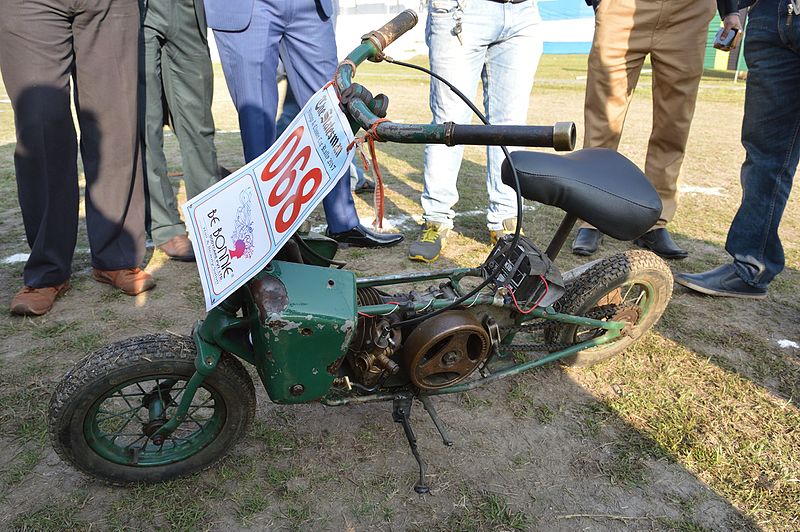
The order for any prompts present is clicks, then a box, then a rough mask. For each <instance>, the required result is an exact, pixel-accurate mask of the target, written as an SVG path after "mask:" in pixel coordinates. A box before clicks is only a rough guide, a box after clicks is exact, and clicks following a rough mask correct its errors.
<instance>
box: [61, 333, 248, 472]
mask: <svg viewBox="0 0 800 532" xmlns="http://www.w3.org/2000/svg"><path fill="white" fill-rule="evenodd" d="M196 353H197V351H196V348H195V344H194V342H193V341H192V339H191V338H187V337H182V336H174V335H167V334H160V335H151V336H143V337H138V338H130V339H128V340H123V341H121V342H118V343H116V344H112V345H110V346H108V347H106V348H104V349H101V350H100V351H98V352H96V353H94V354H92V355H90V356H89V357H87V358H85V359H83V360H82V361H81V362H80V363H79V364H78V365H77V366H75V367H74V368H73V369H72V370H71V371H70V372H69V373H67V375H66V376H65V377H64V379H63V380H62V381H61V383H59V385H58V387H57V388H56V391H55V392H54V393H53V397H52V400H51V401H50V413H49V417H50V419H49V429H50V437H51V440H52V443H53V447H54V448H55V450H56V452H57V453H58V454H59V456H61V458H62V459H64V460H65V461H66V462H69V463H70V464H72V465H73V466H75V467H76V468H78V469H80V470H81V471H83V472H85V473H88V474H90V475H92V476H95V477H98V478H100V479H103V480H105V481H108V482H112V483H115V484H128V483H134V482H161V481H165V480H170V479H173V478H177V477H181V476H184V475H188V474H191V473H193V472H195V471H199V470H201V469H204V468H206V467H208V466H210V465H211V464H213V463H214V462H216V461H217V460H219V459H220V458H221V457H222V456H223V455H224V454H225V453H226V452H227V451H228V450H229V449H230V448H231V447H232V446H233V445H234V444H235V443H236V442H237V441H238V440H239V439H240V438H241V436H242V435H243V434H244V433H245V432H246V430H247V427H248V425H249V424H250V422H251V421H252V419H253V413H254V411H255V390H254V388H253V382H252V380H251V379H250V376H249V375H248V373H247V371H245V369H244V367H242V364H241V363H240V362H239V361H238V360H236V359H235V358H233V357H232V356H230V355H227V354H223V356H222V358H221V359H220V361H219V364H218V365H217V367H216V369H215V370H214V372H213V373H211V375H209V376H207V377H206V378H205V380H204V381H203V383H202V384H201V385H200V387H199V388H198V390H197V393H196V394H195V396H194V398H193V399H192V403H191V406H190V408H189V411H188V413H187V416H186V419H185V420H184V421H183V422H182V423H181V424H179V425H178V427H177V429H176V430H175V431H174V432H173V433H172V434H170V435H169V436H167V437H159V435H156V434H155V433H156V432H157V430H158V429H159V428H160V427H161V426H162V425H163V424H164V423H166V421H167V420H168V419H170V418H171V417H172V416H173V415H174V413H175V410H176V409H177V407H178V405H179V404H180V402H181V399H182V397H183V393H184V391H185V389H186V385H187V383H188V381H189V379H190V378H191V377H192V375H193V374H194V372H195V367H194V361H195V356H196Z"/></svg>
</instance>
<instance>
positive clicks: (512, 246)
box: [383, 56, 522, 329]
mask: <svg viewBox="0 0 800 532" xmlns="http://www.w3.org/2000/svg"><path fill="white" fill-rule="evenodd" d="M383 60H384V61H386V62H387V63H392V64H395V65H398V66H403V67H406V68H410V69H413V70H419V71H420V72H424V73H426V74H428V75H430V76H431V77H433V78H436V79H438V80H439V81H441V82H442V83H444V84H445V85H447V86H448V87H449V88H450V90H452V91H453V92H454V93H455V94H456V96H458V97H459V98H461V100H463V101H464V103H465V104H467V106H468V107H469V108H470V109H472V111H473V112H474V113H475V114H476V115H477V116H478V118H479V119H480V120H481V122H483V123H484V125H487V126H490V125H491V124H490V123H489V121H488V120H487V119H486V117H485V116H484V114H483V113H481V111H480V110H479V109H478V108H477V107H476V106H475V104H473V103H472V101H471V100H470V99H469V98H467V97H466V96H464V93H463V92H461V91H460V90H458V89H457V88H456V87H455V86H454V85H453V84H452V83H450V82H449V81H447V80H446V79H444V78H443V77H441V76H440V75H438V74H435V73H433V72H432V71H430V70H428V69H427V68H425V67H422V66H419V65H415V64H412V63H406V62H403V61H397V60H395V59H392V58H391V57H389V56H384V57H383ZM500 149H502V150H503V155H505V157H506V161H508V166H509V167H510V168H511V174H512V175H513V176H514V191H515V192H516V197H517V227H516V230H515V231H514V238H513V239H512V240H511V244H510V245H509V246H508V248H507V249H506V251H505V253H504V254H503V258H504V261H505V260H508V259H510V258H511V251H512V250H513V249H515V248H516V247H517V243H519V234H520V230H521V229H522V194H521V193H520V191H519V188H520V185H519V175H518V174H517V167H516V166H515V165H514V161H512V160H511V157H510V154H509V153H508V148H506V147H505V146H500ZM487 164H488V161H487ZM500 271H501V269H500V268H497V269H496V270H495V271H494V272H493V273H491V274H490V275H489V277H487V278H486V279H484V281H483V282H482V283H481V284H479V285H478V286H477V287H475V288H473V289H472V290H471V291H470V292H468V293H467V294H466V295H464V296H461V297H460V298H458V299H456V300H454V301H453V302H452V303H450V304H449V305H447V306H446V307H442V308H440V309H439V310H435V311H433V312H429V313H428V314H423V315H421V316H417V317H415V318H410V319H407V320H402V321H398V322H395V323H393V324H392V325H391V327H392V328H393V329H396V328H398V327H402V326H404V325H413V324H415V323H419V322H422V321H425V320H427V319H429V318H432V317H434V316H437V315H439V314H441V313H443V312H445V311H447V310H451V309H453V308H455V307H457V306H459V305H461V304H462V303H463V302H464V301H466V300H467V299H469V298H471V297H473V296H475V295H477V294H478V292H480V291H481V290H483V289H484V288H486V286H487V285H489V283H492V282H494V280H495V279H497V276H498V275H499V274H500Z"/></svg>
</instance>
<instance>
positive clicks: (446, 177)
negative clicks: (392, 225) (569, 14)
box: [408, 0, 542, 262]
mask: <svg viewBox="0 0 800 532" xmlns="http://www.w3.org/2000/svg"><path fill="white" fill-rule="evenodd" d="M540 20H541V19H540V17H539V9H538V7H537V5H536V2H535V0H470V1H465V0H430V1H429V3H428V20H427V23H426V26H425V38H426V41H427V44H428V57H429V60H430V64H431V70H432V71H433V72H435V73H436V74H438V75H440V76H442V77H443V78H445V79H446V80H448V81H450V82H451V83H452V84H453V85H455V86H456V87H457V88H458V89H459V90H460V91H461V92H463V93H464V94H465V95H467V97H472V96H473V95H474V94H475V92H476V90H477V88H478V81H479V80H480V81H481V82H482V85H483V104H484V109H485V114H486V117H487V118H488V120H489V122H490V123H491V124H495V125H508V124H521V123H524V122H525V119H526V117H527V116H528V101H529V99H530V94H531V88H532V86H533V78H534V75H535V73H536V68H537V66H538V64H539V58H540V56H541V54H542V39H541V37H540V36H539V35H538V26H539V22H540ZM430 108H431V113H432V114H433V123H436V124H442V123H444V122H455V123H457V124H463V123H469V121H470V119H471V117H472V111H471V110H470V109H469V107H468V106H467V105H466V104H465V103H464V102H462V101H461V100H460V99H459V98H458V96H456V95H455V94H454V93H453V92H452V91H451V90H450V89H449V88H448V87H447V86H446V85H445V84H444V83H442V82H440V81H437V80H431V86H430ZM463 154H464V147H463V146H455V147H448V146H444V145H440V144H436V145H434V144H429V145H427V146H425V157H424V189H423V192H422V198H421V203H422V210H423V215H422V217H423V219H424V221H425V225H424V226H423V230H422V235H421V237H420V239H419V240H418V241H417V242H414V243H413V244H411V246H410V247H409V250H408V258H409V259H411V260H414V261H420V262H434V261H435V260H437V259H438V258H439V255H440V254H441V251H442V249H444V247H445V244H446V242H447V237H448V235H449V233H450V230H451V229H452V228H453V218H454V217H455V212H454V211H453V207H454V206H455V204H456V202H458V191H457V190H456V183H457V181H458V172H459V169H460V168H461V160H462V158H463ZM503 159H504V155H503V152H502V150H501V149H500V148H499V147H497V146H491V147H487V149H486V189H487V192H488V194H489V207H488V210H487V214H486V219H487V227H488V229H489V237H490V240H491V242H492V243H493V244H494V243H495V242H496V241H497V239H498V237H500V236H502V235H503V234H508V233H513V232H514V230H515V229H516V217H517V201H516V194H515V193H514V190H513V189H512V188H511V187H509V186H508V185H505V184H504V183H503V181H502V179H501V177H500V166H501V164H502V163H503Z"/></svg>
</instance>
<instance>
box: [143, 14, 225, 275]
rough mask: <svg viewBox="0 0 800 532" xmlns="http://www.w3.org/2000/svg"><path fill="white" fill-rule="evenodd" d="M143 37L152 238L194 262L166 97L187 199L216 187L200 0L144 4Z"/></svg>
mask: <svg viewBox="0 0 800 532" xmlns="http://www.w3.org/2000/svg"><path fill="white" fill-rule="evenodd" d="M142 36H143V45H144V53H143V62H142V65H143V69H142V72H141V82H142V83H143V84H144V90H143V94H144V120H143V124H144V126H143V129H144V144H145V155H146V158H145V160H146V163H147V164H146V173H147V185H148V189H147V192H148V200H149V205H150V236H151V237H152V239H153V243H154V244H155V245H156V247H157V248H158V249H160V250H161V251H163V252H164V253H166V254H167V255H168V256H169V257H170V258H172V259H176V260H182V261H192V260H194V252H193V251H192V243H191V242H190V241H189V238H188V236H187V235H186V226H185V225H184V223H183V221H182V220H181V217H180V213H179V211H178V203H177V199H176V197H175V190H174V189H173V187H172V183H171V181H170V178H169V177H168V175H167V160H166V157H165V156H164V122H165V118H166V117H165V116H164V114H165V110H164V106H163V105H162V97H166V102H167V106H168V108H169V112H170V113H171V120H170V124H171V126H172V129H173V131H174V132H175V136H176V137H177V139H178V143H179V144H180V149H181V160H182V165H183V175H184V183H185V184H186V197H187V199H191V198H192V197H194V196H196V195H197V194H199V193H200V192H202V191H203V190H205V189H206V188H208V187H210V186H211V185H213V184H214V183H216V182H217V181H218V180H219V173H218V166H217V151H216V148H215V147H214V118H213V116H212V114H211V102H212V98H213V91H214V72H213V69H212V67H211V56H210V53H209V50H208V42H207V40H206V17H205V10H204V8H203V1H202V0H147V2H146V7H145V16H144V23H143V25H142Z"/></svg>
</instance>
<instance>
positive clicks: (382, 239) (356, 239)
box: [325, 224, 403, 248]
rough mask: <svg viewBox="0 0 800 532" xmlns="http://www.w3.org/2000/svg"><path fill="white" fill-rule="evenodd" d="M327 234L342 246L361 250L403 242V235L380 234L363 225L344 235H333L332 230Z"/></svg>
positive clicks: (328, 230)
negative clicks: (345, 245)
mask: <svg viewBox="0 0 800 532" xmlns="http://www.w3.org/2000/svg"><path fill="white" fill-rule="evenodd" d="M325 234H326V235H327V236H328V237H330V238H332V239H334V240H336V241H337V242H339V243H341V244H347V245H349V246H353V247H359V248H388V247H389V246H394V245H395V244H399V243H400V242H402V241H403V235H401V234H398V233H378V232H377V231H373V230H371V229H368V228H366V227H364V226H363V225H361V224H358V225H357V226H355V227H353V228H352V229H350V230H349V231H345V232H343V233H331V231H330V229H326V230H325Z"/></svg>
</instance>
